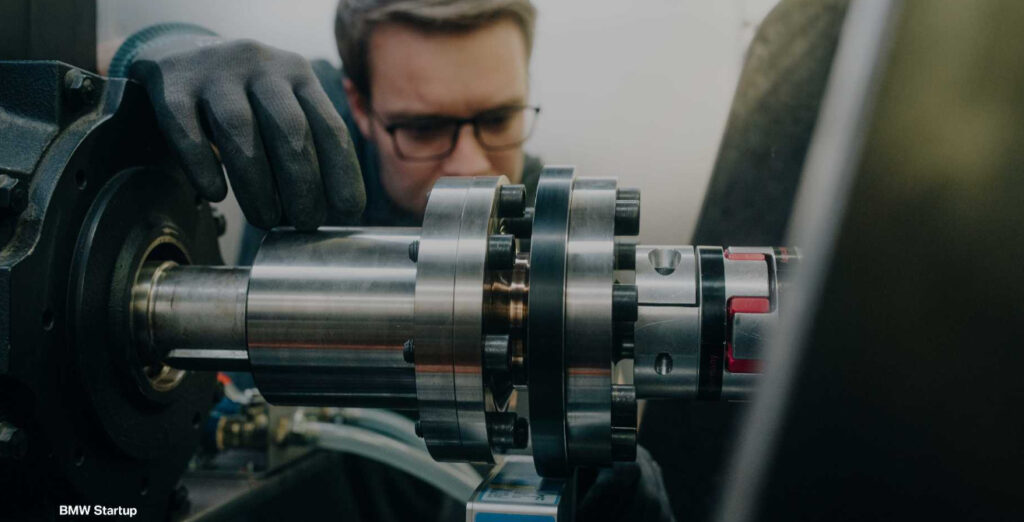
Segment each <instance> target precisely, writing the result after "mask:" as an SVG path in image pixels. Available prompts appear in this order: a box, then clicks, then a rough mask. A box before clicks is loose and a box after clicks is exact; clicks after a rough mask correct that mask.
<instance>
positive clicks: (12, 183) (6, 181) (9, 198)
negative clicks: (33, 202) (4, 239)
mask: <svg viewBox="0 0 1024 522" xmlns="http://www.w3.org/2000/svg"><path fill="white" fill-rule="evenodd" d="M27 205H28V198H27V197H26V195H25V187H24V183H20V182H19V180H18V178H15V177H13V176H8V175H7V174H0V212H5V213H7V214H17V213H19V212H21V211H22V210H25V207H26V206H27Z"/></svg>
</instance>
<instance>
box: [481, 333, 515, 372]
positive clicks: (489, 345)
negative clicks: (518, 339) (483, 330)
mask: <svg viewBox="0 0 1024 522" xmlns="http://www.w3.org/2000/svg"><path fill="white" fill-rule="evenodd" d="M509 343H510V338H509V336H508V335H507V334H490V335H487V336H486V337H484V368H486V369H487V370H488V371H492V372H499V373H504V372H508V371H509V369H510V367H511V364H512V361H511V352H510V350H509Z"/></svg>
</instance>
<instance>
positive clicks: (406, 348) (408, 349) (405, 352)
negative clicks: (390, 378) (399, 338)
mask: <svg viewBox="0 0 1024 522" xmlns="http://www.w3.org/2000/svg"><path fill="white" fill-rule="evenodd" d="M414 349H415V348H414V343H413V341H412V339H409V340H408V341H405V344H403V345H402V358H403V359H405V362H407V363H409V364H415V363H416V358H415V355H414Z"/></svg>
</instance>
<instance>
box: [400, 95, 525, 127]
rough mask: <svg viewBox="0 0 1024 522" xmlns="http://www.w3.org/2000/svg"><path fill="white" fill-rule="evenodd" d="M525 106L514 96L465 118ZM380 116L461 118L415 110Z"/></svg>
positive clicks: (418, 119) (412, 119)
mask: <svg viewBox="0 0 1024 522" xmlns="http://www.w3.org/2000/svg"><path fill="white" fill-rule="evenodd" d="M525 106H526V103H525V102H524V101H523V99H522V98H520V97H516V98H512V99H510V100H506V101H503V102H501V103H497V104H495V105H493V106H491V107H488V108H486V109H483V110H481V111H477V112H475V113H473V114H472V115H470V116H467V118H472V117H474V116H477V115H480V114H487V113H489V112H495V111H501V110H505V109H515V108H519V107H525ZM381 116H382V117H383V118H384V119H385V120H386V121H387V122H388V123H396V122H403V123H405V122H429V121H434V120H452V119H462V117H461V116H454V115H452V114H442V113H436V112H415V111H399V112H386V111H385V112H382V113H381Z"/></svg>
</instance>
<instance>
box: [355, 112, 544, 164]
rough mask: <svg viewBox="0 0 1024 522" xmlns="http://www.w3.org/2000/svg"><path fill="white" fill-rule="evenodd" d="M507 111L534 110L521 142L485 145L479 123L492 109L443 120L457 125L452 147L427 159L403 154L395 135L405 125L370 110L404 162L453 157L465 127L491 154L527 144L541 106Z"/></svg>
mask: <svg viewBox="0 0 1024 522" xmlns="http://www.w3.org/2000/svg"><path fill="white" fill-rule="evenodd" d="M507 109H508V110H510V111H526V110H532V111H533V120H532V122H531V123H530V128H529V129H528V130H527V131H526V133H525V134H524V135H523V138H522V139H521V140H519V141H517V142H515V143H510V144H508V145H501V146H493V145H488V144H487V143H485V142H484V139H483V138H482V137H481V136H480V124H479V121H480V120H481V119H482V118H484V117H485V116H487V115H488V114H490V113H493V112H494V111H495V110H496V109H490V110H486V111H483V112H481V113H479V114H476V115H473V116H471V117H469V118H443V120H444V121H445V123H446V124H449V123H450V124H454V125H455V129H454V131H453V132H452V140H451V145H450V146H449V147H448V149H447V150H446V151H444V152H441V153H438V154H435V155H433V156H427V157H422V158H420V157H410V156H406V155H405V153H403V152H402V147H401V146H399V145H398V138H396V137H395V133H396V132H398V130H399V129H401V128H402V127H404V125H403V124H401V123H388V122H387V120H385V119H384V118H383V117H381V116H380V114H378V113H377V111H376V110H374V109H373V108H372V107H371V108H370V114H371V115H373V117H374V118H376V119H377V121H379V122H381V124H383V125H384V131H385V132H387V133H388V135H389V136H391V143H392V145H394V147H395V152H396V153H397V154H398V158H399V159H401V160H403V161H437V160H441V159H444V158H447V157H448V156H451V154H452V152H454V151H455V147H456V146H457V145H458V143H459V134H461V133H462V127H463V125H472V126H473V135H474V136H476V140H477V143H479V144H480V146H481V147H483V149H484V150H487V151H490V152H498V151H503V150H509V149H514V148H516V147H518V146H520V145H522V144H523V143H525V142H526V140H528V139H530V136H531V135H533V129H534V128H535V127H536V126H537V118H539V117H540V106H539V105H520V106H511V107H507ZM439 119H442V118H439Z"/></svg>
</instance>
